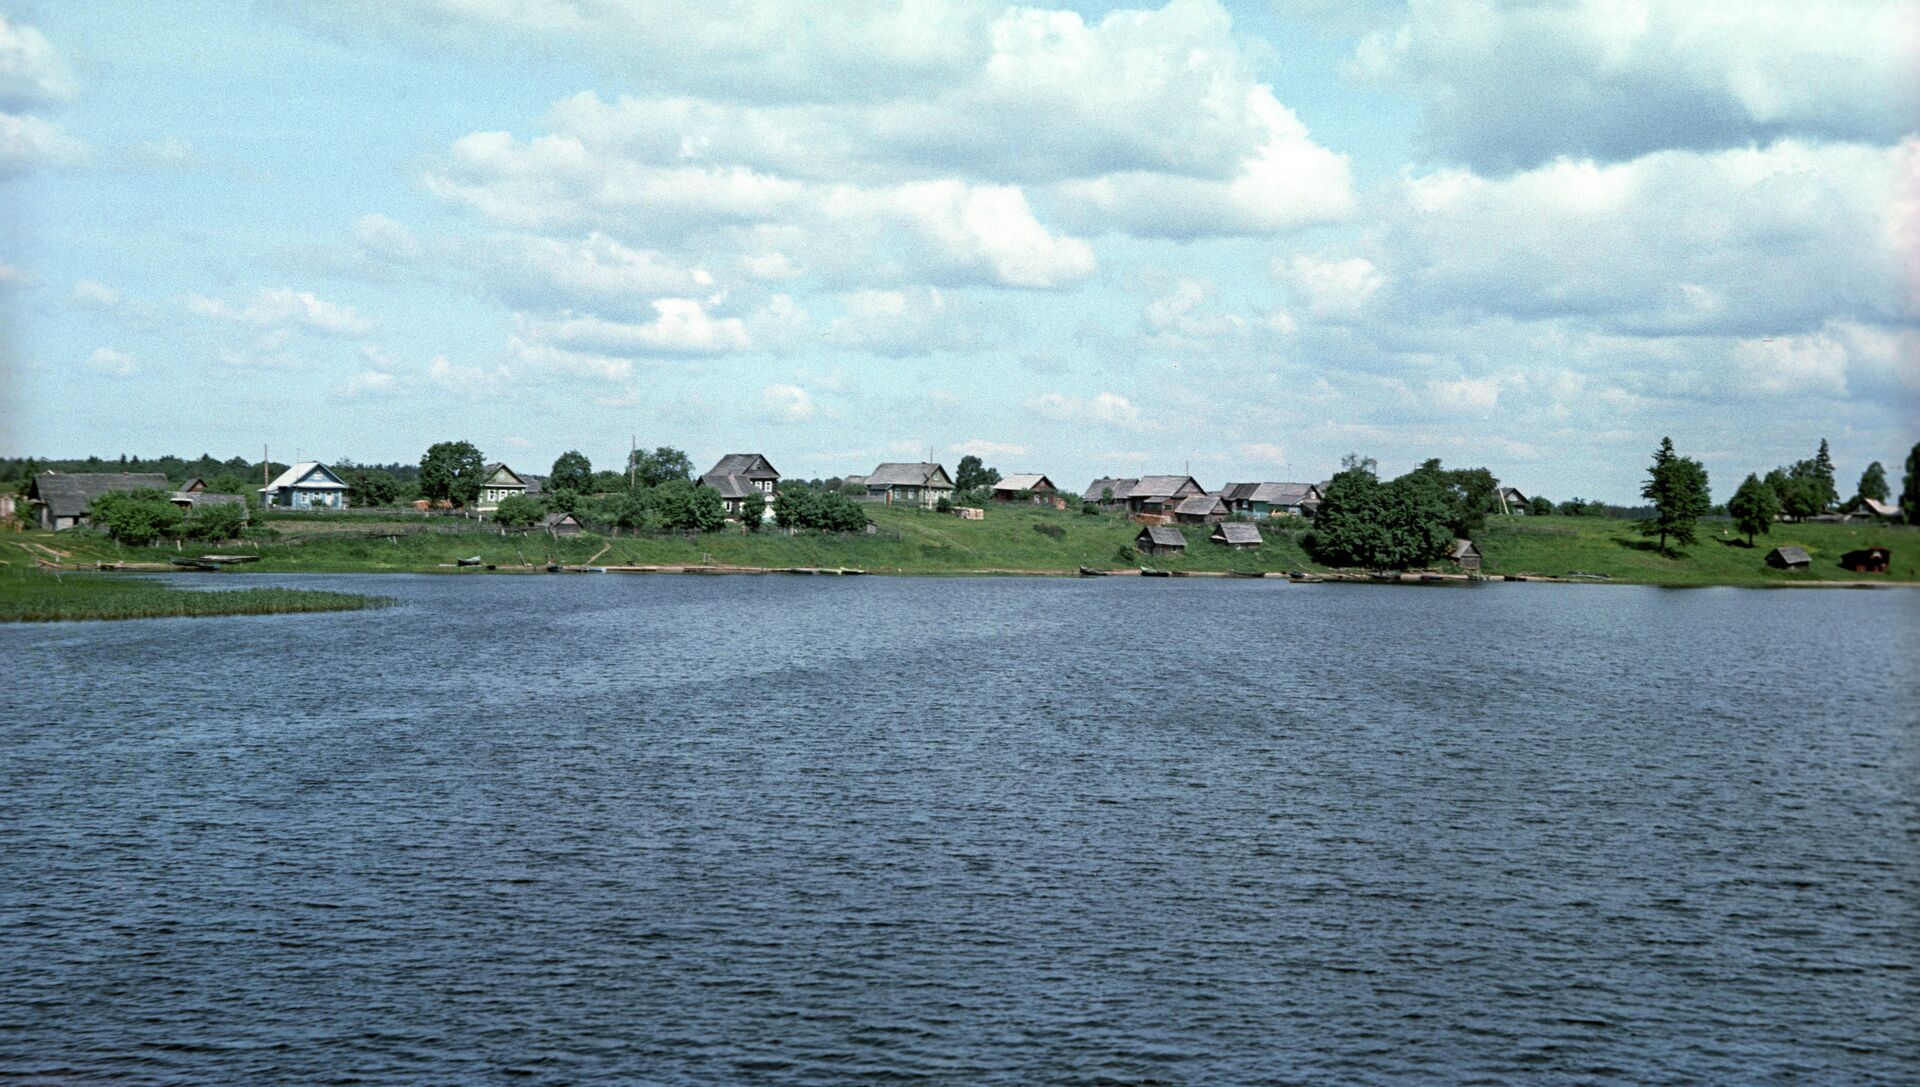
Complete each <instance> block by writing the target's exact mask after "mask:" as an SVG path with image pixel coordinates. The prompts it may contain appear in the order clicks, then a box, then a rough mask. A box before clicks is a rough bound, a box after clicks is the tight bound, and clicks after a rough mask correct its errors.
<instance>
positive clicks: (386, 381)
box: [340, 370, 400, 396]
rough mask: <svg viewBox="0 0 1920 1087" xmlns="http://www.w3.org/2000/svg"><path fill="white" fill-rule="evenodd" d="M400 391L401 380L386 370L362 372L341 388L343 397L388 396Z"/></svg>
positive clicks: (348, 380)
mask: <svg viewBox="0 0 1920 1087" xmlns="http://www.w3.org/2000/svg"><path fill="white" fill-rule="evenodd" d="M399 389H400V379H399V377H397V376H395V375H394V374H390V373H388V372H386V371H385V370H362V371H360V372H359V373H357V374H354V375H353V376H352V377H350V378H348V379H347V380H346V383H345V384H343V385H341V386H340V394H341V395H342V396H387V395H391V394H393V393H395V392H397V391H399Z"/></svg>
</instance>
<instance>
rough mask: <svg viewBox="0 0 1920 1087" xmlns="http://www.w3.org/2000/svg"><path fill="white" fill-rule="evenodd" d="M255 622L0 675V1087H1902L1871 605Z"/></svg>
mask: <svg viewBox="0 0 1920 1087" xmlns="http://www.w3.org/2000/svg"><path fill="white" fill-rule="evenodd" d="M269 581H271V582H272V583H275V584H291V585H309V586H322V585H324V586H326V587H329V588H357V589H366V590H370V591H374V592H379V593H384V594H389V595H396V596H398V597H400V598H401V599H402V601H403V603H402V606H400V607H397V608H394V609H391V610H388V611H384V612H372V613H362V614H340V615H310V616H289V617H262V618H246V619H231V620H164V621H145V622H132V623H94V624H63V625H59V626H12V627H9V628H6V629H0V679H4V681H5V682H4V690H5V692H6V696H5V697H6V708H5V709H4V710H0V722H3V723H0V1078H6V1077H8V1076H23V1077H25V1078H28V1079H35V1078H39V1079H44V1080H46V1081H48V1082H59V1083H92V1082H107V1081H113V1082H133V1083H141V1082H180V1083H236V1084H238V1083H268V1082H298V1083H308V1082H312V1083H319V1082H356V1083H422V1084H425V1083H450V1082H476V1081H486V1082H493V1081H502V1080H508V1079H512V1080H515V1081H519V1082H528V1083H556V1084H557V1083H579V1082H593V1081H602V1082H625V1083H659V1084H725V1083H766V1084H823V1085H824V1084H848V1083H896V1082H901V1083H904V1082H921V1083H929V1084H1043V1083H1061V1084H1096V1083H1182V1084H1184V1083H1193V1084H1228V1083H1273V1082H1297V1083H1334V1082H1359V1083H1406V1084H1413V1083H1434V1082H1461V1083H1464V1082H1480V1083H1503V1082H1526V1083H1550V1084H1551V1083H1568V1084H1572V1083H1623V1084H1624V1083H1687V1082H1694V1083H1735V1082H1739V1083H1783V1084H1784V1083H1835V1084H1842V1083H1844V1084H1863V1083H1894V1082H1906V1083H1912V1082H1915V1079H1916V1077H1920V1025H1917V1024H1920V971H1917V970H1916V967H1917V966H1920V961H1917V960H1920V724H1917V723H1916V710H1915V706H1916V705H1917V704H1920V701H1917V699H1916V696H1920V689H1916V688H1917V686H1920V684H1917V683H1916V679H1915V676H1916V672H1915V662H1916V661H1920V634H1917V632H1916V605H1917V604H1920V595H1916V594H1910V593H1908V592H1894V591H1888V592H1757V591H1739V590H1718V589H1716V590H1695V591H1684V592H1682V591H1669V590H1658V589H1641V588H1625V587H1604V588H1602V587H1562V586H1548V585H1489V586H1484V587H1480V588H1444V589H1439V588H1435V589H1411V588H1400V587H1385V586H1368V585H1360V586H1341V585H1317V586H1290V585H1281V584H1268V583H1262V582H1244V581H1241V582H1233V581H1198V580H1189V581H1170V582H1141V581H1137V580H1132V579H1128V580H1124V581H1122V580H1117V579H1108V580H1104V581H1017V580H900V579H890V578H692V577H679V578H673V577H630V576H616V575H607V576H577V577H538V578H534V577H523V578H512V577H491V578H489V577H478V576H476V577H459V578H453V577H440V578H433V577H420V578H400V577H387V578H346V577H335V578H271V579H269V578H264V577H254V578H248V579H246V580H245V581H241V579H240V578H239V577H238V576H234V577H222V578H220V579H218V580H217V582H215V583H217V584H220V585H228V584H232V583H241V584H262V583H267V582H269ZM187 583H190V584H206V583H207V582H191V581H189V582H187Z"/></svg>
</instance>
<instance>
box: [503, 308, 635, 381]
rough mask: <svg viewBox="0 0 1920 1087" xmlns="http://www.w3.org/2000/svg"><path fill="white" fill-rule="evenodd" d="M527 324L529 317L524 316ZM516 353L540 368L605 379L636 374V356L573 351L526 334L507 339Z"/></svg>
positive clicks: (612, 379) (537, 370) (615, 379)
mask: <svg viewBox="0 0 1920 1087" xmlns="http://www.w3.org/2000/svg"><path fill="white" fill-rule="evenodd" d="M520 322H521V324H522V325H523V326H524V324H525V318H520ZM507 350H508V352H510V353H511V354H512V355H513V357H514V358H515V359H517V360H519V361H521V362H524V363H527V364H529V368H530V369H532V370H534V371H536V372H547V373H555V374H563V375H569V376H574V377H590V378H596V379H598V380H601V381H612V382H623V381H626V380H627V379H628V378H630V377H632V376H633V360H632V359H624V358H618V357H616V356H613V355H602V354H596V353H594V352H591V351H569V350H567V349H565V348H561V347H555V346H554V345H552V344H550V343H543V342H541V341H540V340H538V339H530V338H528V337H526V336H522V335H514V336H510V337H508V339H507Z"/></svg>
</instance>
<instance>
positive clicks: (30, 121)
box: [0, 113, 87, 176]
mask: <svg viewBox="0 0 1920 1087" xmlns="http://www.w3.org/2000/svg"><path fill="white" fill-rule="evenodd" d="M86 157H87V149H86V145H85V144H83V143H81V142H80V141H79V140H76V139H74V138H73V137H71V136H69V135H67V134H66V133H65V132H63V131H61V129H60V126H59V125H56V124H54V123H53V122H51V121H47V120H44V119H42V118H40V117H36V116H34V115H32V114H30V113H20V114H15V113H0V176H4V175H7V174H14V173H23V172H25V171H27V170H32V169H37V168H39V167H43V166H71V165H74V164H76V163H79V162H82V161H84V160H85V159H86Z"/></svg>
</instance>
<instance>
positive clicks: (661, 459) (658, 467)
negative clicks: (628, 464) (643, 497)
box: [632, 445, 693, 487]
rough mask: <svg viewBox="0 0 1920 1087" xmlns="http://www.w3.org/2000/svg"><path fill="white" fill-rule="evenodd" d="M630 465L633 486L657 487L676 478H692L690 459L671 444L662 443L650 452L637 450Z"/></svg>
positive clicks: (691, 462)
mask: <svg viewBox="0 0 1920 1087" xmlns="http://www.w3.org/2000/svg"><path fill="white" fill-rule="evenodd" d="M632 466H633V485H634V486H635V487H658V486H660V485H661V484H662V483H669V482H672V481H673V480H676V479H679V480H691V479H692V478H693V461H692V459H691V458H689V457H688V456H687V455H686V453H684V452H682V451H681V450H678V449H675V448H673V447H672V446H666V445H663V446H661V447H659V448H658V449H655V450H654V451H653V452H651V453H649V452H647V451H646V450H644V449H641V450H638V451H636V452H635V453H634V454H633V456H632Z"/></svg>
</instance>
